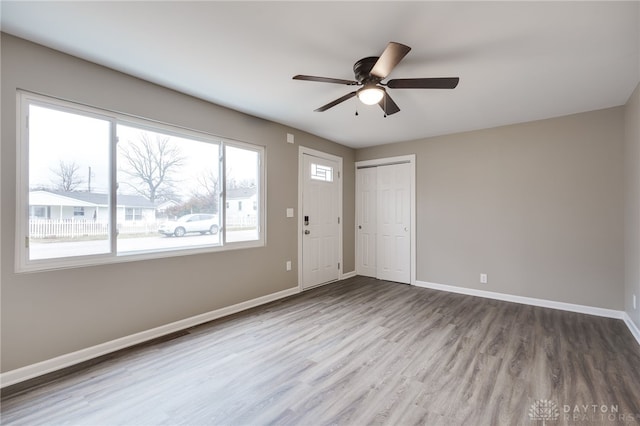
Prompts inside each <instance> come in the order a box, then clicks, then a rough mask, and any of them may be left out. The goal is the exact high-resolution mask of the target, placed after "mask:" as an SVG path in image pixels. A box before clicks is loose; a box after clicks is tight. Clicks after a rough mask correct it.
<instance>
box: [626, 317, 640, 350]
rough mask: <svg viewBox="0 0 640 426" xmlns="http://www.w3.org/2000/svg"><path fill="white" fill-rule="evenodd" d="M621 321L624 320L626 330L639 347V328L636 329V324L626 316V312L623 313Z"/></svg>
mask: <svg viewBox="0 0 640 426" xmlns="http://www.w3.org/2000/svg"><path fill="white" fill-rule="evenodd" d="M623 320H624V323H625V324H627V328H629V331H630V332H631V334H633V337H635V338H636V340H637V341H638V344H639V345H640V328H638V326H637V325H636V323H635V322H633V320H632V319H631V317H630V316H629V314H627V313H626V312H625V313H624V318H623Z"/></svg>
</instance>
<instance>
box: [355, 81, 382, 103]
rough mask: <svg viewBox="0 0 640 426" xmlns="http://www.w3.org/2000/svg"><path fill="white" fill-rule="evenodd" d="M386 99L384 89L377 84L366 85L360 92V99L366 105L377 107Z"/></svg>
mask: <svg viewBox="0 0 640 426" xmlns="http://www.w3.org/2000/svg"><path fill="white" fill-rule="evenodd" d="M383 97H384V89H383V88H382V87H379V86H376V85H375V84H371V85H366V86H364V87H363V88H362V89H360V90H358V99H360V102H362V103H363V104H365V105H375V104H377V103H378V102H380V101H381V100H382V98H383Z"/></svg>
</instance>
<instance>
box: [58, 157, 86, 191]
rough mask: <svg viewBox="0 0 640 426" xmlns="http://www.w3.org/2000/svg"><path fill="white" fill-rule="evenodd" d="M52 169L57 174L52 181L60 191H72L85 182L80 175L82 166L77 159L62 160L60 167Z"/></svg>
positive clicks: (59, 163)
mask: <svg viewBox="0 0 640 426" xmlns="http://www.w3.org/2000/svg"><path fill="white" fill-rule="evenodd" d="M51 171H52V172H53V174H54V175H55V176H56V177H55V178H54V179H52V181H51V182H52V183H53V186H54V188H55V189H56V190H58V191H65V192H72V191H75V190H76V189H77V188H78V187H79V186H80V185H82V184H83V183H84V182H85V180H84V179H83V178H82V177H81V176H80V166H79V165H78V164H76V162H75V161H72V162H65V161H62V160H60V161H59V162H58V167H57V168H51Z"/></svg>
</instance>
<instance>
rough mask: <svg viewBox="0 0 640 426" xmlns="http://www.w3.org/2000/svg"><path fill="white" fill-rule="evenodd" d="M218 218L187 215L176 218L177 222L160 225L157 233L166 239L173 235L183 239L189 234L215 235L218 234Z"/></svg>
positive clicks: (198, 214) (201, 214)
mask: <svg viewBox="0 0 640 426" xmlns="http://www.w3.org/2000/svg"><path fill="white" fill-rule="evenodd" d="M218 226H219V225H218V216H216V215H213V214H205V213H195V214H187V215H184V216H181V217H179V218H178V220H170V221H168V222H165V223H163V224H161V225H160V227H159V228H158V232H160V233H161V234H163V235H166V236H167V237H170V236H172V235H175V236H176V237H184V235H185V234H187V233H189V232H199V233H201V234H206V233H207V232H209V233H211V234H213V235H215V234H217V233H218V230H219V228H218Z"/></svg>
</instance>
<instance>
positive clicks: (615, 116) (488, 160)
mask: <svg viewBox="0 0 640 426" xmlns="http://www.w3.org/2000/svg"><path fill="white" fill-rule="evenodd" d="M623 119H624V109H623V108H622V107H618V108H612V109H606V110H601V111H594V112H588V113H583V114H577V115H571V116H567V117H561V118H554V119H549V120H542V121H536V122H530V123H524V124H518V125H512V126H505V127H499V128H494V129H488V130H481V131H474V132H468V133H461V134H455V135H448V136H442V137H434V138H429V139H424V140H418V141H412V142H406V143H401V144H393V145H385V146H378V147H372V148H367V149H360V150H358V151H357V152H356V160H357V161H360V160H369V159H374V158H382V157H388V156H394V155H403V154H416V173H417V175H416V180H417V183H416V186H417V189H416V191H417V200H416V205H417V279H418V280H419V281H426V282H432V283H438V284H447V285H453V286H460V287H466V288H471V289H481V290H487V291H494V292H500V293H507V294H513V295H519V296H527V297H534V298H541V299H548V300H554V301H561V302H568V303H576V304H582V305H589V306H597V307H602V308H609V309H617V310H621V309H623V303H622V300H623V292H624V290H623V288H624V287H623V286H624V266H623V260H624V242H623V241H624V240H623V217H624V214H623V211H624V209H623V204H624V201H623V171H622V168H623V167H622V166H623V140H624V136H623V134H624V131H623V129H624V126H623ZM480 273H487V274H488V275H489V282H488V284H480V283H479V274H480Z"/></svg>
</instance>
